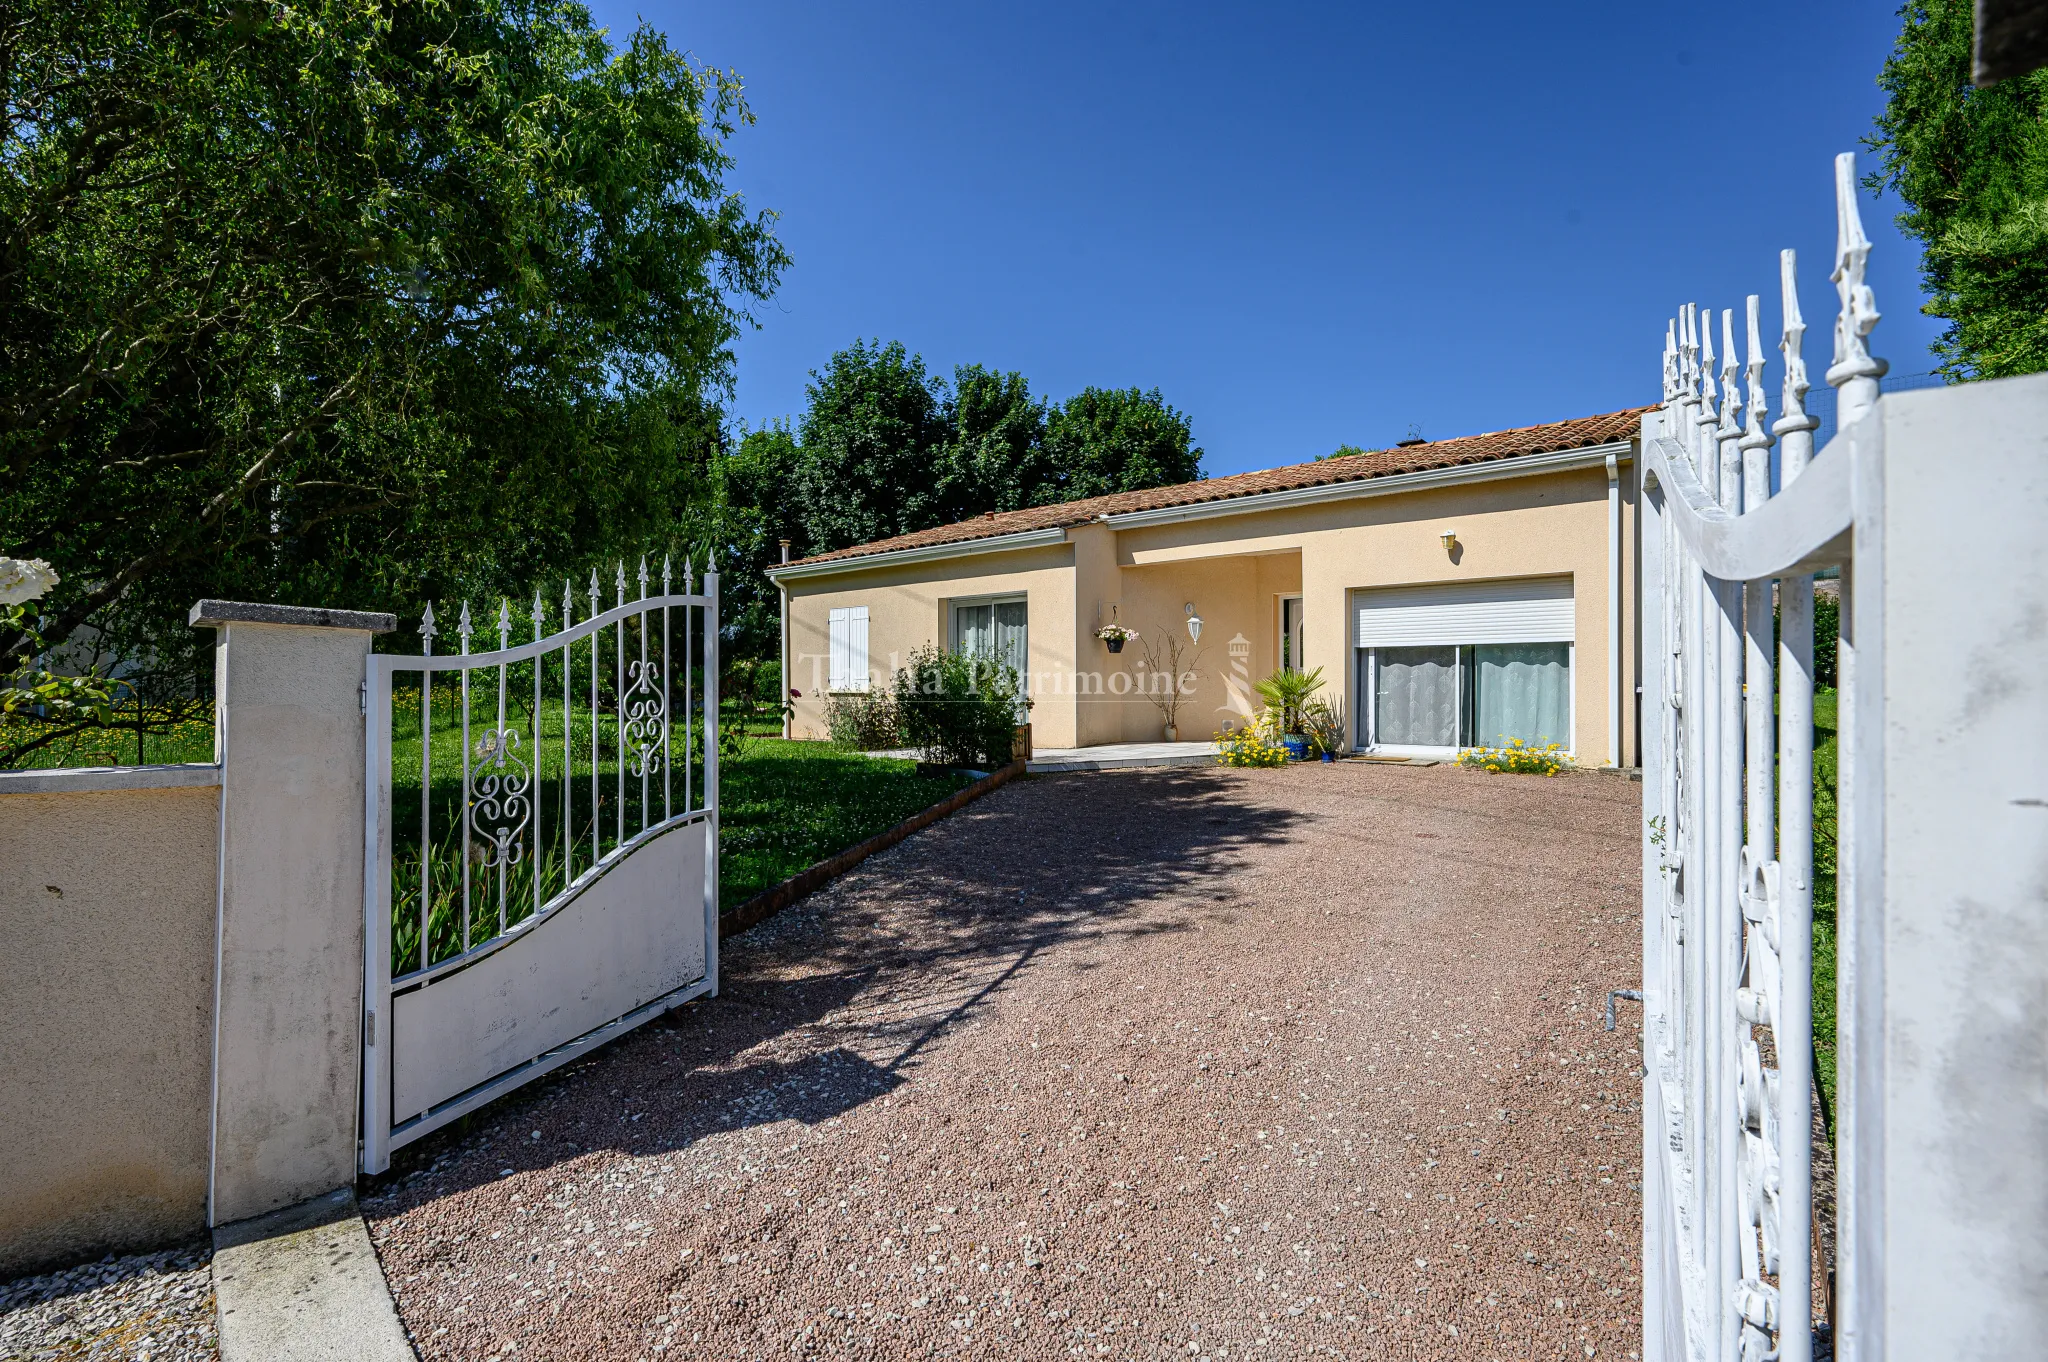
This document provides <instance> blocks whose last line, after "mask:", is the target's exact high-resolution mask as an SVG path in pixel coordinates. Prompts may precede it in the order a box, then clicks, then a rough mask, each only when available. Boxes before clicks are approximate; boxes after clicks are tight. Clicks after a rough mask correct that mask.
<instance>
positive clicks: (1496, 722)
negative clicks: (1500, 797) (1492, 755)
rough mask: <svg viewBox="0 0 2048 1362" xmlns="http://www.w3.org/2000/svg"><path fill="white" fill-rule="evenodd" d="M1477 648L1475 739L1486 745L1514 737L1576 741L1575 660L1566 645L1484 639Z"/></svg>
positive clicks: (1527, 739) (1498, 745) (1569, 742)
mask: <svg viewBox="0 0 2048 1362" xmlns="http://www.w3.org/2000/svg"><path fill="white" fill-rule="evenodd" d="M1472 652H1473V661H1474V663H1475V665H1476V666H1477V667H1478V670H1479V676H1478V691H1479V695H1478V705H1477V709H1478V715H1477V722H1476V723H1475V725H1474V729H1473V737H1474V739H1475V741H1477V742H1478V743H1479V744H1480V745H1481V746H1484V747H1500V746H1503V745H1504V744H1506V742H1507V741H1508V739H1510V738H1520V739H1521V740H1522V741H1523V742H1525V743H1536V744H1542V743H1552V742H1554V743H1562V744H1564V745H1565V746H1567V747H1569V746H1571V740H1572V737H1571V733H1570V731H1569V730H1570V728H1571V716H1572V698H1571V664H1570V659H1569V656H1568V654H1567V651H1566V647H1565V645H1564V644H1562V643H1496V644H1481V645H1479V646H1478V647H1476V648H1474V649H1473V650H1472Z"/></svg>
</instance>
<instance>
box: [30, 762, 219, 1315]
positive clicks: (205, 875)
mask: <svg viewBox="0 0 2048 1362" xmlns="http://www.w3.org/2000/svg"><path fill="white" fill-rule="evenodd" d="M169 778H171V779H189V778H191V773H189V772H186V773H180V774H174V775H173V776H172V777H169ZM202 778H203V776H202ZM215 779H217V777H216V778H215ZM100 783H102V784H104V783H105V781H104V780H103V781H102V782H100ZM93 785H94V782H93V781H91V780H89V779H86V778H81V777H72V778H69V779H66V778H65V777H60V776H53V775H40V774H38V775H33V776H30V777H28V778H26V779H24V778H19V777H12V778H6V779H0V864H5V865H6V866H7V872H8V873H7V874H6V875H5V876H4V877H0V943H4V947H5V950H4V955H5V960H6V968H7V982H6V985H5V987H0V1056H4V1060H0V1150H4V1151H5V1157H6V1164H5V1175H4V1176H0V1277H5V1276H11V1275H14V1274H16V1273H20V1272H26V1271H30V1270H33V1269H36V1268H39V1267H42V1266H44V1265H47V1264H52V1263H58V1262H63V1261H66V1260H73V1261H75V1260H77V1259H80V1258H89V1257H93V1256H96V1255H98V1254H100V1253H102V1252H105V1251H107V1250H110V1249H125V1248H140V1247H149V1246H152V1245H155V1244H159V1243H162V1242H165V1241H167V1240H172V1239H176V1238H180V1237H182V1236H184V1235H188V1234H192V1233H194V1232H196V1231H198V1230H200V1229H201V1228H203V1227H204V1226H205V1224H206V1183H207V1130H208V1117H207V1099H208V1093H209V1091H210V1089H211V1083H212V1069H213V992H214V905H215V899H216V880H215V877H216V874H217V871H218V857H219V828H220V790H219V789H218V787H217V784H216V783H214V781H211V780H209V781H208V782H207V783H205V784H201V785H199V786H197V787H192V786H184V787H178V786H173V787H171V788H129V789H104V788H101V789H94V788H93ZM67 787H68V788H67ZM10 788H11V789H13V790H27V791H30V792H27V793H9V792H8V791H9V790H10Z"/></svg>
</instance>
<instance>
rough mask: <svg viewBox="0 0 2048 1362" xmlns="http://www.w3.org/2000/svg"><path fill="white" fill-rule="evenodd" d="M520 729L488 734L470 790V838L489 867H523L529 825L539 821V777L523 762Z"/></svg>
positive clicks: (479, 746)
mask: <svg viewBox="0 0 2048 1362" xmlns="http://www.w3.org/2000/svg"><path fill="white" fill-rule="evenodd" d="M518 752H519V734H518V732H517V731H516V730H514V729H509V728H492V729H487V730H485V732H484V735H483V736H482V737H481V738H479V739H477V743H476V751H475V755H476V772H477V774H476V775H474V776H472V778H471V784H470V791H469V828H470V835H471V836H472V838H474V839H475V841H476V842H477V843H478V845H479V847H480V850H479V852H478V856H477V859H478V860H479V861H480V862H481V863H482V864H484V865H487V866H510V865H517V864H519V862H520V861H521V860H522V859H524V857H525V855H526V838H525V835H524V834H525V832H526V825H527V824H528V823H529V822H531V821H532V818H533V772H532V771H531V770H529V769H528V768H527V765H526V763H525V762H524V761H523V760H521V759H520V757H519V754H518Z"/></svg>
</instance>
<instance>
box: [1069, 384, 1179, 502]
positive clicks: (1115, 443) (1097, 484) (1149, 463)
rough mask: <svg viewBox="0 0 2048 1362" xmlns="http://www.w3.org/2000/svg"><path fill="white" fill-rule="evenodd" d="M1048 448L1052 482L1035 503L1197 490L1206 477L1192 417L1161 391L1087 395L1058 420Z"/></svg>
mask: <svg viewBox="0 0 2048 1362" xmlns="http://www.w3.org/2000/svg"><path fill="white" fill-rule="evenodd" d="M1045 448H1046V454H1047V456H1048V457H1049V458H1050V460H1051V462H1052V464H1053V467H1054V469H1055V470H1056V471H1055V473H1054V480H1053V482H1052V483H1051V484H1050V485H1049V486H1047V487H1045V488H1044V489H1043V490H1042V491H1041V492H1040V493H1039V495H1038V497H1037V498H1036V500H1038V501H1039V502H1041V503H1044V502H1055V501H1075V500H1079V499H1080V498H1082V497H1099V496H1106V495H1108V494H1109V493H1111V492H1135V491H1138V490H1140V489H1142V488H1146V487H1165V486H1170V485H1171V484H1173V483H1177V482H1193V481H1194V480H1195V479H1196V478H1199V477H1200V476H1201V475H1202V472H1201V463H1202V451H1201V450H1200V449H1198V448H1196V447H1195V443H1194V430H1193V428H1192V427H1191V426H1190V425H1189V424H1188V419H1187V417H1185V416H1183V415H1181V414H1180V413H1179V412H1177V411H1175V410H1174V409H1173V408H1172V407H1169V406H1168V405H1166V402H1165V399H1163V398H1161V397H1160V395H1159V390H1158V389H1157V388H1154V389H1153V390H1152V391H1150V392H1140V391H1139V390H1138V389H1136V388H1086V389H1083V390H1082V391H1081V392H1080V393H1078V394H1076V395H1075V396H1073V397H1070V398H1068V399H1067V400H1066V402H1065V403H1063V404H1062V405H1061V406H1060V407H1058V408H1057V409H1056V410H1054V411H1053V412H1052V414H1051V415H1050V417H1049V418H1048V419H1047V421H1046V426H1045Z"/></svg>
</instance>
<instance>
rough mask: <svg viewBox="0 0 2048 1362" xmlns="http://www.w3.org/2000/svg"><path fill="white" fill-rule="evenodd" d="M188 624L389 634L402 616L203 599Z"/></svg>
mask: <svg viewBox="0 0 2048 1362" xmlns="http://www.w3.org/2000/svg"><path fill="white" fill-rule="evenodd" d="M188 623H190V624H191V626H192V627H193V628H194V629H218V628H220V627H221V626H222V625H224V624H290V625H296V626H298V627H299V628H301V629H361V630H363V631H364V632H366V633H372V634H388V633H391V632H393V631H394V630H396V629H397V628H398V616H396V615H385V614H379V613H377V612H375V611H369V610H329V609H327V608H325V607H323V606H309V605H259V604H256V603H254V602H251V601H200V602H199V603H198V604H197V605H195V606H193V607H192V614H191V616H190V618H189V620H188Z"/></svg>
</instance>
